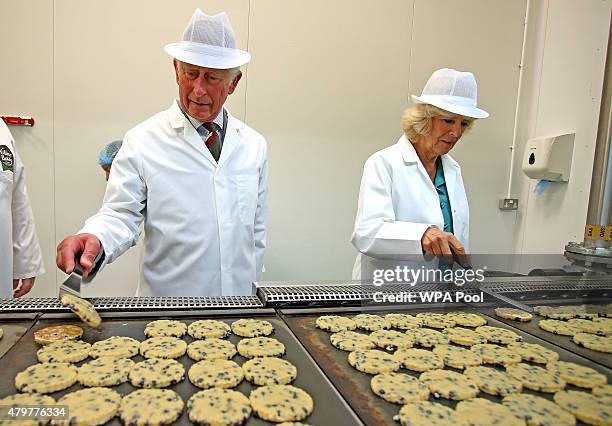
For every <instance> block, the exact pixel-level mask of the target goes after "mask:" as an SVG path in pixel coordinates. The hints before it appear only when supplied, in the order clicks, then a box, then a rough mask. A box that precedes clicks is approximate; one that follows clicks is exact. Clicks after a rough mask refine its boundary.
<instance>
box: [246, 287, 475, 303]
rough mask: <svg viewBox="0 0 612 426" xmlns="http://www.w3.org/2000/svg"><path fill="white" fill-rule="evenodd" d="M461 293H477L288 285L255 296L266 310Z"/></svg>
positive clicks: (261, 289)
mask: <svg viewBox="0 0 612 426" xmlns="http://www.w3.org/2000/svg"><path fill="white" fill-rule="evenodd" d="M449 290H453V291H463V292H465V293H476V292H479V291H480V290H479V289H478V287H476V286H463V287H458V286H455V285H454V284H440V283H419V284H418V285H417V286H412V285H410V284H385V285H382V286H376V285H372V284H359V283H343V284H331V283H328V284H303V283H300V284H295V283H293V284H291V285H282V284H276V285H260V286H258V287H257V295H258V296H259V298H260V299H261V300H262V301H263V303H264V305H265V306H266V307H286V306H310V307H313V306H326V305H327V306H329V305H334V306H355V305H360V304H367V303H370V302H372V301H373V300H374V295H375V294H376V293H384V294H387V295H389V294H403V293H414V292H431V291H449Z"/></svg>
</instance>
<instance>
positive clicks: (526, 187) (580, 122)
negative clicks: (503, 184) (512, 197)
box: [517, 0, 612, 254]
mask: <svg viewBox="0 0 612 426" xmlns="http://www.w3.org/2000/svg"><path fill="white" fill-rule="evenodd" d="M544 4H545V6H546V7H545V8H541V9H536V10H535V13H536V15H535V16H534V18H535V19H538V20H539V21H540V22H542V23H543V24H544V26H543V27H542V26H541V27H540V28H539V31H540V33H541V35H540V36H539V37H537V38H536V40H544V44H543V46H542V49H541V50H538V49H537V47H532V48H533V49H535V54H533V60H534V63H533V64H532V68H534V69H537V70H538V71H539V72H536V73H533V72H532V73H530V74H529V75H528V77H529V78H530V79H531V80H535V81H537V83H536V84H533V83H530V82H528V84H532V87H534V91H533V92H532V93H526V94H525V98H526V99H525V105H524V114H523V116H527V115H531V117H532V118H531V120H525V121H524V122H523V123H522V125H523V128H522V134H523V135H526V137H525V138H524V139H523V140H522V141H521V143H522V144H523V145H524V143H525V142H526V139H528V138H533V137H540V136H548V135H553V134H563V133H575V134H576V137H575V140H574V155H573V164H572V170H571V175H570V180H569V182H567V183H553V184H551V185H550V186H549V187H548V188H547V189H546V190H545V191H544V192H543V193H542V194H540V195H538V194H536V193H535V192H534V189H535V185H536V183H537V182H536V181H535V180H531V179H528V178H527V177H526V176H524V175H520V173H519V175H518V176H517V181H518V184H519V185H520V187H521V188H522V199H523V200H524V203H523V206H522V208H521V210H522V214H521V219H522V220H521V222H520V227H519V228H518V230H519V232H517V234H518V235H520V239H519V240H518V241H517V250H518V251H520V252H522V253H547V254H554V253H563V248H564V246H565V244H567V242H568V241H582V239H583V233H584V225H585V221H586V213H587V208H588V199H589V188H590V183H591V175H592V172H593V155H594V149H595V138H596V135H597V122H598V116H599V107H600V102H601V90H602V84H603V70H604V65H605V57H606V48H607V43H608V31H609V24H610V11H611V9H612V7H611V6H612V2H610V1H600V0H597V1H585V2H580V5H578V4H577V3H576V2H574V1H571V0H555V1H549V2H544ZM538 14H539V15H540V16H538ZM534 30H535V28H534ZM532 42H533V41H532ZM525 127H527V128H525ZM521 154H522V151H521ZM518 161H519V164H520V162H521V161H522V155H521V156H520V158H518ZM519 169H520V165H519Z"/></svg>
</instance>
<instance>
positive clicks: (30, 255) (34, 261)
mask: <svg viewBox="0 0 612 426" xmlns="http://www.w3.org/2000/svg"><path fill="white" fill-rule="evenodd" d="M0 247H1V249H0V297H4V298H12V297H13V279H15V278H19V279H22V278H32V277H37V276H39V275H41V274H43V273H44V272H45V269H44V267H43V261H42V253H41V251H40V246H39V244H38V239H37V238H36V230H35V228H34V217H33V216H32V209H31V207H30V201H29V200H28V195H27V191H26V186H25V176H24V168H23V163H22V162H21V159H20V158H19V155H18V154H17V150H16V149H15V142H14V140H13V137H12V135H11V133H10V131H9V129H8V127H6V124H5V123H4V121H2V119H0Z"/></svg>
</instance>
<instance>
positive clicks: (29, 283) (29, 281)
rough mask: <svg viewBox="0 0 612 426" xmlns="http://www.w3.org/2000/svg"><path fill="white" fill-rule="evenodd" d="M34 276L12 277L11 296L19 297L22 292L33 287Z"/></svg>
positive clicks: (24, 292) (26, 291)
mask: <svg viewBox="0 0 612 426" xmlns="http://www.w3.org/2000/svg"><path fill="white" fill-rule="evenodd" d="M35 280H36V277H32V278H23V279H21V280H20V279H14V280H13V297H21V296H23V295H24V294H26V293H28V292H29V291H30V290H32V287H34V281H35ZM19 281H21V285H19Z"/></svg>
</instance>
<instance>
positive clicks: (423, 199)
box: [351, 136, 469, 279]
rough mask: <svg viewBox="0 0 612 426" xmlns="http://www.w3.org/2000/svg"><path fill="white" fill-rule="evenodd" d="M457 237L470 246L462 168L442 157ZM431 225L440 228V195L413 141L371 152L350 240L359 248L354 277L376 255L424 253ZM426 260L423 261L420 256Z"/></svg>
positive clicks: (400, 257)
mask: <svg viewBox="0 0 612 426" xmlns="http://www.w3.org/2000/svg"><path fill="white" fill-rule="evenodd" d="M442 167H443V168H444V179H445V180H446V187H447V190H448V195H449V199H450V204H451V209H452V216H453V230H454V235H455V237H456V238H457V239H458V240H459V241H460V242H461V244H463V246H464V247H465V249H466V251H467V250H468V245H469V208H468V202H467V197H466V194H465V188H464V186H463V179H462V177H461V169H460V168H459V164H457V162H456V161H455V160H453V159H452V158H451V156H450V155H443V156H442ZM430 226H437V227H438V228H440V229H444V217H443V216H442V210H441V209H440V201H439V198H438V193H437V191H436V188H435V187H434V184H433V182H432V181H431V178H430V177H429V175H428V174H427V171H426V170H425V167H424V166H423V163H422V162H421V160H420V159H419V157H418V155H417V153H416V151H415V149H414V147H413V145H412V143H410V141H409V140H408V139H407V138H406V136H402V137H401V138H400V139H399V141H398V142H397V143H396V144H395V145H392V146H390V147H388V148H385V149H383V150H381V151H378V152H377V153H375V154H374V155H372V156H371V157H370V158H368V160H367V161H366V163H365V166H364V168H363V178H362V180H361V188H360V190H359V204H358V209H357V218H356V220H355V228H354V231H353V236H352V238H351V241H352V243H353V245H354V246H355V247H356V248H357V250H359V252H360V253H359V254H358V255H357V260H356V261H355V266H354V268H353V279H361V271H362V268H363V270H364V271H370V270H371V269H372V268H374V266H373V265H374V264H376V263H379V262H377V259H384V260H392V261H414V260H415V259H416V258H420V256H421V255H422V254H423V249H422V247H421V238H422V237H423V234H424V233H425V231H426V230H427V228H429V227H430ZM423 261H424V259H423Z"/></svg>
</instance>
